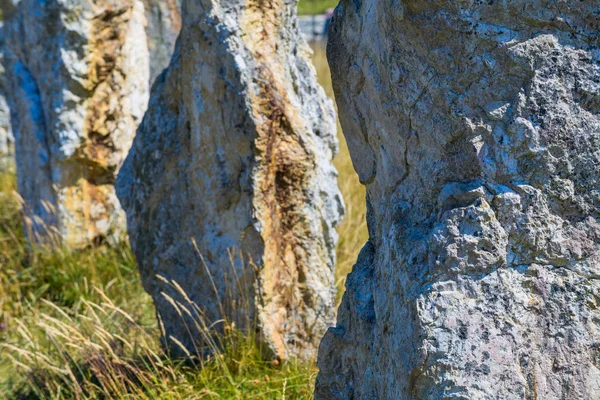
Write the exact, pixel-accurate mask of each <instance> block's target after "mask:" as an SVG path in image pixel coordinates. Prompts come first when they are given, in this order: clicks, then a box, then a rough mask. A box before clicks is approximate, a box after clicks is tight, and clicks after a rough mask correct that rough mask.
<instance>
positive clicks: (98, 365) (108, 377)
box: [0, 48, 367, 400]
mask: <svg viewBox="0 0 600 400" xmlns="http://www.w3.org/2000/svg"><path fill="white" fill-rule="evenodd" d="M314 61H315V66H316V68H317V72H318V75H319V79H320V81H321V84H322V85H323V86H324V87H325V89H326V91H327V92H328V94H329V95H331V93H332V91H331V81H330V78H329V69H328V66H327V62H326V59H325V52H324V50H323V49H322V48H316V49H315V54H314ZM339 137H340V153H339V155H338V157H337V158H336V159H335V164H336V167H337V168H338V171H339V185H340V188H341V191H342V194H343V195H344V199H345V202H346V208H347V214H346V218H345V219H344V221H343V223H342V224H341V226H340V227H339V234H340V241H339V245H338V264H337V272H336V277H337V285H338V288H339V289H340V291H339V293H340V295H341V293H342V290H343V284H344V282H345V277H346V275H347V273H348V272H349V271H350V270H351V268H352V265H353V263H354V262H355V260H356V257H357V254H358V252H359V250H360V248H361V247H362V246H363V244H364V243H365V241H366V239H367V231H366V225H365V191H364V188H363V187H362V186H361V185H360V184H359V183H358V179H357V177H356V174H355V172H354V170H353V167H352V163H351V161H350V157H349V154H348V148H347V146H346V142H345V141H344V138H343V136H342V135H341V134H340V136H339ZM15 190H16V187H15V180H14V175H13V174H0V398H1V399H5V398H6V399H53V400H54V399H57V400H58V399H77V400H78V399H158V398H160V399H300V400H302V399H311V398H312V385H313V382H314V377H315V373H316V370H315V366H314V363H308V364H297V363H294V362H290V363H286V364H284V365H279V364H278V363H276V362H269V361H264V360H263V353H262V349H260V348H259V346H257V344H256V343H257V341H256V340H255V338H254V337H253V335H252V334H248V333H247V332H239V331H237V330H236V329H233V328H232V329H225V330H224V331H225V332H226V333H225V334H224V335H221V336H213V335H212V333H213V332H211V329H209V328H207V327H206V324H203V321H202V320H201V318H200V319H197V321H196V323H197V324H198V325H199V326H200V328H201V329H200V330H201V331H203V332H204V334H205V335H206V337H207V339H210V338H213V337H214V338H215V339H214V340H215V341H216V342H211V340H212V339H210V340H207V342H208V343H209V347H210V349H209V350H210V351H211V352H212V354H213V356H212V357H210V358H209V359H204V358H203V357H196V358H195V359H194V360H193V361H192V362H187V363H183V362H177V361H174V360H170V359H169V357H168V355H167V354H165V353H164V351H163V349H162V347H161V346H160V343H159V337H160V328H159V326H158V325H157V323H156V319H155V317H154V308H153V305H152V301H151V299H150V297H149V296H148V295H147V294H146V293H145V292H144V291H143V289H142V287H141V284H140V281H139V277H138V274H137V272H136V266H135V262H134V258H133V256H132V254H131V251H130V249H129V247H128V246H123V247H121V248H108V247H100V248H95V249H89V250H85V251H78V252H69V251H53V252H50V251H46V250H43V249H32V248H29V247H28V246H27V244H26V241H25V239H24V234H23V229H22V226H21V222H20V220H21V218H20V215H19V213H20V209H19V201H18V199H17V197H16V195H15ZM178 307H180V308H179V311H180V312H182V313H186V314H188V313H192V314H194V315H199V313H197V312H195V311H194V310H195V308H196V307H197V306H196V305H194V304H187V305H182V306H178ZM224 323H225V324H227V321H224Z"/></svg>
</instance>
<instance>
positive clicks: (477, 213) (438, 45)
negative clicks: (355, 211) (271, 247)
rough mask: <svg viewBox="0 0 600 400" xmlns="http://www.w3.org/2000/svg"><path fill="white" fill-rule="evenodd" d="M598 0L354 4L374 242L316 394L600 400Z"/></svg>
mask: <svg viewBox="0 0 600 400" xmlns="http://www.w3.org/2000/svg"><path fill="white" fill-rule="evenodd" d="M599 6H600V3H599V2H598V1H597V0H594V1H592V0H583V1H577V2H559V3H557V2H553V1H549V0H539V1H525V0H515V1H475V2H474V1H466V0H465V1H463V0H459V1H433V0H425V1H423V0H418V1H417V0H382V1H375V2H362V1H355V0H354V1H351V0H342V1H341V4H340V5H339V7H338V8H337V10H336V13H335V17H334V22H333V27H332V30H331V31H330V41H329V45H328V53H329V54H328V57H329V62H330V64H331V67H332V76H333V83H334V88H335V92H336V99H337V103H338V106H339V111H340V119H341V122H342V127H343V130H344V134H345V135H346V137H347V139H348V143H349V147H350V153H351V155H352V159H353V162H354V166H355V168H356V171H357V173H358V175H359V176H360V179H361V181H362V183H363V184H365V185H366V186H367V189H368V206H369V207H368V223H369V231H370V239H369V241H368V243H367V244H366V245H365V247H364V249H363V250H362V253H361V255H360V257H359V259H358V261H357V264H356V266H355V267H354V270H353V272H352V273H351V275H350V276H349V277H348V280H347V284H346V287H347V291H346V293H345V295H344V299H343V302H342V305H341V307H340V309H339V313H338V320H337V325H336V327H335V328H332V329H331V330H329V332H328V333H327V334H326V336H325V338H324V340H323V342H322V344H321V347H320V351H319V361H318V364H319V368H320V374H319V376H318V379H317V384H316V398H317V399H449V398H452V399H528V398H538V399H593V398H600V371H599V369H598V368H599V366H600V364H599V356H600V343H599V339H600V326H599V321H600V319H599V318H600V312H599V311H598V301H599V298H600V297H599V295H600V291H599V289H600V282H599V281H598V276H599V274H600V259H599V254H600V253H599V250H600V224H599V221H598V217H599V209H598V206H599V205H600V169H599V166H600V165H599V160H600V52H599V51H598V44H599V43H598V37H599V36H598V33H599V28H600V25H599V24H600V19H599V18H598V10H599V9H600V7H599Z"/></svg>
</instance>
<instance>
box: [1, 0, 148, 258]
mask: <svg viewBox="0 0 600 400" xmlns="http://www.w3.org/2000/svg"><path fill="white" fill-rule="evenodd" d="M11 13H12V15H11V17H10V18H9V20H8V22H7V24H6V26H5V33H6V41H5V43H6V45H7V46H6V47H7V54H6V56H5V59H7V62H6V69H7V75H8V82H9V83H8V86H9V90H8V92H9V96H10V99H11V101H10V103H11V114H12V122H13V130H14V134H15V140H16V162H17V178H18V189H19V193H20V195H21V196H22V197H23V200H24V212H25V215H26V220H27V221H28V224H27V225H28V234H29V236H30V239H32V240H33V241H37V242H42V243H49V242H50V243H53V244H54V243H57V242H58V243H60V244H63V245H66V246H68V247H73V248H77V247H84V246H87V245H89V244H91V243H95V242H99V241H102V240H105V239H109V240H110V239H114V238H117V237H118V236H119V235H120V234H121V231H122V230H124V226H125V216H124V214H123V212H122V210H121V208H120V205H119V202H118V199H117V197H116V194H115V191H114V186H113V185H114V182H115V179H116V174H117V171H118V169H119V167H120V165H121V164H122V162H123V160H124V158H125V156H126V154H127V152H128V150H129V147H130V146H131V141H132V140H133V137H134V135H135V131H136V128H137V126H138V124H139V122H141V119H142V117H143V114H144V111H145V110H146V107H147V103H148V92H149V90H148V86H149V58H148V45H147V42H146V35H145V31H144V24H145V18H144V6H143V4H142V3H141V2H140V1H137V0H118V1H116V0H99V1H91V0H76V1H59V0H49V1H41V0H22V1H20V2H18V4H17V6H16V9H15V10H13V11H11Z"/></svg>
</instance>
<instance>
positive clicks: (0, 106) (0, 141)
mask: <svg viewBox="0 0 600 400" xmlns="http://www.w3.org/2000/svg"><path fill="white" fill-rule="evenodd" d="M3 48H4V26H3V23H2V22H1V21H0V171H2V170H5V169H7V168H9V167H10V166H11V165H12V164H13V158H14V142H15V139H14V137H13V134H12V129H11V125H10V109H9V108H8V103H7V101H6V94H7V89H8V85H7V82H6V73H5V70H4V51H3Z"/></svg>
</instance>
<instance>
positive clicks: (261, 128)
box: [117, 0, 343, 359]
mask: <svg viewBox="0 0 600 400" xmlns="http://www.w3.org/2000/svg"><path fill="white" fill-rule="evenodd" d="M295 8H296V2H295V1H288V2H281V1H273V2H270V3H268V4H265V3H264V2H262V1H255V0H250V1H241V0H238V1H213V2H202V1H200V0H187V1H185V2H184V5H183V10H184V11H183V21H184V22H183V29H182V32H181V35H180V37H179V40H178V42H177V48H176V50H175V55H174V57H173V60H172V61H171V64H170V66H169V68H168V69H167V70H166V71H165V73H163V74H162V75H161V76H159V78H158V79H157V81H156V82H155V84H154V86H153V89H152V94H151V101H150V106H149V110H148V112H147V113H146V116H145V117H144V121H143V123H142V125H141V126H140V129H139V130H138V134H137V136H136V139H135V141H134V145H133V147H132V149H131V152H130V153H129V156H128V158H127V160H126V162H125V165H124V166H123V169H122V170H121V173H120V174H119V178H118V181H117V191H118V195H119V198H120V200H121V202H122V204H123V207H124V208H125V210H126V212H127V215H128V229H129V237H130V240H131V242H132V245H133V248H134V251H135V254H136V257H137V260H138V264H139V268H140V271H141V275H142V281H143V284H144V286H145V288H146V290H147V291H148V292H149V293H150V294H151V295H152V297H153V298H154V301H155V304H156V307H157V311H158V315H159V317H160V318H161V320H162V322H163V324H164V327H165V330H166V336H165V339H166V341H167V344H168V346H169V347H170V348H171V349H172V350H173V352H174V353H175V354H178V355H184V353H185V352H182V351H181V349H180V347H179V345H178V344H177V343H176V342H175V341H174V340H172V338H175V339H176V340H178V341H179V342H181V343H182V344H183V345H184V346H185V348H186V349H187V351H189V352H191V353H192V354H194V353H196V352H197V351H199V352H202V350H197V348H198V347H199V346H202V345H203V344H204V343H203V340H202V336H201V335H200V334H199V333H198V330H197V329H196V328H195V327H194V324H193V323H192V322H191V321H190V319H188V318H187V317H185V313H184V314H183V315H184V318H183V319H182V317H180V315H179V314H178V313H177V312H176V310H175V309H174V308H173V306H172V304H171V303H170V302H169V300H168V299H167V297H165V296H163V295H162V293H163V292H164V293H165V294H166V295H167V296H170V297H171V298H173V299H176V300H177V301H180V302H182V303H183V304H187V303H188V301H187V299H185V298H183V297H182V296H180V295H179V294H178V293H177V290H175V289H174V288H173V287H171V286H170V285H169V284H167V283H165V282H164V281H163V280H161V279H157V276H162V277H163V278H165V279H166V280H168V281H175V282H177V283H178V284H179V285H180V286H181V287H182V289H183V290H184V291H185V292H186V293H187V295H189V297H190V300H191V301H192V302H194V303H196V304H197V305H198V307H199V308H200V309H201V310H202V313H203V315H204V320H205V321H207V323H208V324H211V323H213V322H215V321H218V320H220V319H221V318H223V317H224V315H223V314H225V316H227V317H228V318H231V319H233V320H234V322H236V324H237V326H238V327H239V328H241V329H249V328H251V327H253V326H254V325H253V322H250V323H249V321H255V322H256V327H257V328H258V332H259V335H260V337H261V339H262V340H263V341H264V343H266V345H267V347H268V349H270V350H271V351H272V353H273V355H274V356H276V357H279V358H282V359H286V358H289V357H292V356H298V357H304V358H309V357H311V356H314V355H315V353H316V346H317V344H318V342H319V340H320V338H321V337H322V334H323V333H324V331H325V329H326V328H327V326H328V325H330V323H331V322H332V321H333V315H334V314H333V309H334V302H335V296H334V280H333V268H334V261H335V244H336V240H337V234H336V232H335V227H336V225H337V223H338V222H339V220H340V218H341V215H342V213H343V204H342V199H341V196H340V193H339V190H338V187H337V182H336V175H337V174H336V171H335V169H334V167H333V165H332V163H331V160H332V157H333V155H334V154H335V153H336V151H337V139H336V136H335V130H336V126H335V117H334V109H333V104H332V102H331V101H330V100H329V99H327V97H326V95H325V93H324V91H323V90H322V88H321V87H319V85H318V84H317V82H316V76H315V71H314V69H313V67H312V65H311V62H310V53H309V52H310V50H309V48H308V46H307V45H306V43H305V42H304V41H303V40H302V38H301V36H300V34H299V32H298V29H297V22H296V12H295ZM192 239H193V240H195V241H196V243H197V245H198V251H196V249H195V247H194V245H193V243H192ZM230 251H231V252H233V253H232V257H231V258H233V262H232V261H231V260H230V254H229V252H230ZM201 256H202V257H203V258H204V260H205V262H206V265H203V262H202V260H201V258H200V257H201ZM242 258H243V259H242ZM213 282H214V287H213ZM217 327H222V325H219V324H217Z"/></svg>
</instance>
